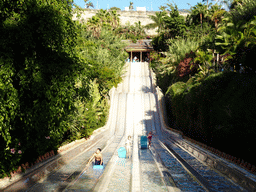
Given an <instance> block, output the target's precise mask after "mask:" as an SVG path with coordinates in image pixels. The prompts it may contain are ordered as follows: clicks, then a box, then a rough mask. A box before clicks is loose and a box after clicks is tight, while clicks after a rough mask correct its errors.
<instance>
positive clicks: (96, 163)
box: [95, 160, 103, 165]
mask: <svg viewBox="0 0 256 192" xmlns="http://www.w3.org/2000/svg"><path fill="white" fill-rule="evenodd" d="M95 165H100V160H99V161H97V160H95ZM102 165H103V162H102Z"/></svg>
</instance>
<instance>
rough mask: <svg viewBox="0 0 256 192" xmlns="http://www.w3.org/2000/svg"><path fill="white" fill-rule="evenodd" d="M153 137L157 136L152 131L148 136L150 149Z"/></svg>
mask: <svg viewBox="0 0 256 192" xmlns="http://www.w3.org/2000/svg"><path fill="white" fill-rule="evenodd" d="M153 135H155V134H153V133H152V131H150V132H149V134H148V145H149V147H150V145H151V139H152V136H153ZM155 136H156V135H155Z"/></svg>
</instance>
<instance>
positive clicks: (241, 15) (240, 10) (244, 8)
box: [230, 0, 256, 23]
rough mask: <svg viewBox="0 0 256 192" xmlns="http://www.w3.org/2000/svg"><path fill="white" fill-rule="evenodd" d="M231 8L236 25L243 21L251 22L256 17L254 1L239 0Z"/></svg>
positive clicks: (255, 3)
mask: <svg viewBox="0 0 256 192" xmlns="http://www.w3.org/2000/svg"><path fill="white" fill-rule="evenodd" d="M234 2H235V5H234V6H233V7H232V8H231V10H230V14H231V18H232V20H233V22H234V23H237V22H239V21H241V20H243V21H245V22H249V21H250V20H252V19H253V17H254V16H256V1H254V0H237V1H234Z"/></svg>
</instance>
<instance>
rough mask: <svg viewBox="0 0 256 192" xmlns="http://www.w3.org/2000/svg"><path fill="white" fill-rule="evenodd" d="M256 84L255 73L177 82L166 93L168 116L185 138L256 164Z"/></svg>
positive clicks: (213, 75) (223, 74)
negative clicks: (255, 142)
mask: <svg viewBox="0 0 256 192" xmlns="http://www.w3.org/2000/svg"><path fill="white" fill-rule="evenodd" d="M255 85H256V78H255V75H254V74H239V73H234V72H227V73H221V72H220V73H215V74H211V75H210V76H208V77H207V78H206V79H205V80H204V81H201V82H194V81H191V80H189V81H187V82H177V83H175V84H173V85H172V86H170V87H169V89H168V92H167V93H166V95H167V101H169V103H168V106H171V108H169V109H170V110H171V111H172V114H169V116H172V121H174V122H175V125H174V126H175V127H176V128H177V129H179V130H181V131H182V132H183V133H184V134H185V135H187V136H189V137H191V138H193V139H196V140H198V141H201V142H204V143H206V144H207V145H210V146H212V147H214V148H217V149H219V150H220V151H224V152H225V153H227V154H230V155H233V156H236V157H239V158H242V159H244V160H246V161H248V162H252V163H253V162H255V157H254V156H252V155H251V152H252V151H253V146H254V144H253V141H254V138H255V136H256V132H255V125H256V121H255V118H254V116H255V110H254V108H255V107H256V106H255V103H254V102H252V101H254V97H255V92H256V90H255V87H256V86H255ZM184 109H185V110H184ZM238 140H243V141H246V142H242V143H241V142H237V141H238ZM241 147H242V148H241ZM239 149H242V150H239Z"/></svg>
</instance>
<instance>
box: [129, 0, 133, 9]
mask: <svg viewBox="0 0 256 192" xmlns="http://www.w3.org/2000/svg"><path fill="white" fill-rule="evenodd" d="M129 10H133V2H131V1H130V6H129Z"/></svg>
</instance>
